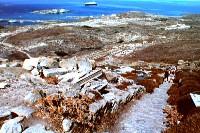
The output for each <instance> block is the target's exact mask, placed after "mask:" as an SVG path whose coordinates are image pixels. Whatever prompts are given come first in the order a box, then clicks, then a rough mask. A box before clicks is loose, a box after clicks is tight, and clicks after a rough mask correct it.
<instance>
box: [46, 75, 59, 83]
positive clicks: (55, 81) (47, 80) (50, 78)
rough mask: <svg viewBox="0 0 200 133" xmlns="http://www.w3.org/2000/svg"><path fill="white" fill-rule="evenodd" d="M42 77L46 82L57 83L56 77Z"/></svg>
mask: <svg viewBox="0 0 200 133" xmlns="http://www.w3.org/2000/svg"><path fill="white" fill-rule="evenodd" d="M43 79H44V80H45V81H46V82H47V83H48V84H53V85H57V84H58V83H59V80H58V78H57V77H43Z"/></svg>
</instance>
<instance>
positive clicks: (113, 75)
mask: <svg viewBox="0 0 200 133" xmlns="http://www.w3.org/2000/svg"><path fill="white" fill-rule="evenodd" d="M104 74H105V76H106V79H107V80H108V81H113V80H115V79H117V77H118V74H116V73H113V72H111V71H104Z"/></svg>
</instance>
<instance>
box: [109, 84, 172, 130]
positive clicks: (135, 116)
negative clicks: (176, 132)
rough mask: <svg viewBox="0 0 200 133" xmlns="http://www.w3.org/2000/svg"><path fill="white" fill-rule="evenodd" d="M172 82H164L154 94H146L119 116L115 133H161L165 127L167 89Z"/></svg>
mask: <svg viewBox="0 0 200 133" xmlns="http://www.w3.org/2000/svg"><path fill="white" fill-rule="evenodd" d="M170 86H171V83H168V82H164V83H163V84H161V85H160V87H159V88H157V89H155V91H154V93H153V94H146V95H145V96H143V97H142V98H141V99H140V100H138V101H137V102H136V104H134V105H133V106H132V107H130V109H129V110H128V111H127V112H126V113H125V114H123V115H122V116H121V117H120V118H119V123H117V124H116V125H114V128H113V130H114V131H112V132H114V133H160V132H161V131H162V129H163V128H164V127H165V125H164V124H163V122H164V118H165V115H164V114H163V108H164V107H165V105H166V104H167V102H166V100H167V98H168V95H167V90H168V89H169V88H170Z"/></svg>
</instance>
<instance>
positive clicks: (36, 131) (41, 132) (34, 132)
mask: <svg viewBox="0 0 200 133" xmlns="http://www.w3.org/2000/svg"><path fill="white" fill-rule="evenodd" d="M22 133H54V132H53V131H47V130H46V129H45V126H44V125H41V124H36V125H34V126H31V127H29V128H27V129H26V130H25V131H23V132H22Z"/></svg>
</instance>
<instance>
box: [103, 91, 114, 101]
mask: <svg viewBox="0 0 200 133" xmlns="http://www.w3.org/2000/svg"><path fill="white" fill-rule="evenodd" d="M102 96H103V98H104V100H106V101H107V102H112V101H113V100H114V99H115V94H114V93H113V92H109V93H107V94H103V95H102Z"/></svg>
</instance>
